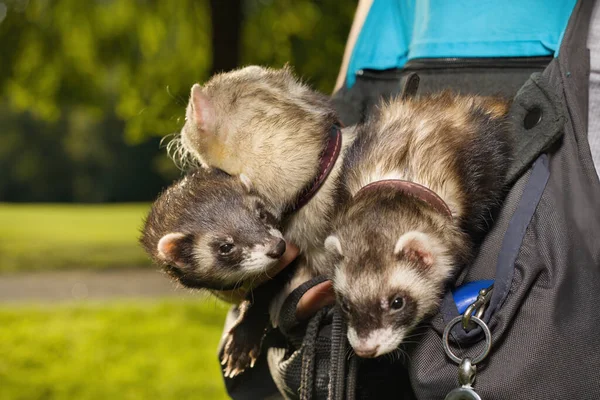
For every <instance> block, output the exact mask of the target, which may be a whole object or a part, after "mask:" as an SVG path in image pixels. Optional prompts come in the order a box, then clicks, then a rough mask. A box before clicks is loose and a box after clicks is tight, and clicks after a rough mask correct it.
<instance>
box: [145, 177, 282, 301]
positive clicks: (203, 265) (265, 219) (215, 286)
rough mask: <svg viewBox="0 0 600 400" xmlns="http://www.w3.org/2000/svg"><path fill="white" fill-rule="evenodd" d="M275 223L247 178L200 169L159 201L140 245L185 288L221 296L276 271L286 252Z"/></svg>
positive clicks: (269, 209)
mask: <svg viewBox="0 0 600 400" xmlns="http://www.w3.org/2000/svg"><path fill="white" fill-rule="evenodd" d="M278 223H279V222H278V218H277V215H276V214H274V211H273V210H272V207H271V206H270V205H269V203H268V201H266V200H265V199H262V198H261V197H259V196H258V195H257V194H256V192H255V191H254V190H253V188H252V184H251V182H250V181H249V180H248V179H247V177H244V176H243V175H242V176H241V177H239V178H236V177H231V176H229V175H228V174H226V173H224V172H222V171H219V170H214V169H212V170H204V169H200V170H196V171H193V172H191V173H189V174H188V175H187V176H185V177H184V178H183V179H181V180H180V181H179V182H176V183H175V184H173V185H172V186H170V187H169V188H168V189H166V190H165V191H164V192H163V193H162V194H161V195H160V196H159V197H158V199H157V200H156V201H155V202H154V204H153V205H152V208H151V210H150V213H149V214H148V217H147V218H146V221H145V224H144V228H143V230H142V236H141V239H140V242H141V244H142V245H143V247H144V248H145V250H146V252H147V253H148V254H149V255H150V256H151V257H152V258H153V260H154V261H155V262H156V263H157V264H159V265H162V266H163V267H164V269H165V271H166V272H167V273H168V274H169V275H170V276H171V277H173V278H174V279H176V280H177V281H179V282H180V283H181V284H183V285H184V286H186V287H190V288H197V289H208V290H211V291H212V292H213V293H214V294H216V295H217V296H221V297H223V296H222V294H223V292H224V291H230V290H235V289H240V288H246V289H247V288H249V287H251V286H256V285H257V284H258V283H260V282H262V281H264V280H266V279H267V277H268V276H269V274H270V273H273V272H274V271H273V268H274V267H275V266H276V264H277V261H278V260H279V258H280V257H281V256H282V255H283V253H284V252H285V248H286V243H285V240H284V239H283V235H282V234H281V232H280V231H279V229H277V226H278Z"/></svg>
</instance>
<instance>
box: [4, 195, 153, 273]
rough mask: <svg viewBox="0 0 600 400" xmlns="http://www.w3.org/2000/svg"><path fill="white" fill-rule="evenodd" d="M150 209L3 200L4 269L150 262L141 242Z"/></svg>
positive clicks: (144, 205)
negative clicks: (39, 203)
mask: <svg viewBox="0 0 600 400" xmlns="http://www.w3.org/2000/svg"><path fill="white" fill-rule="evenodd" d="M148 209H149V205H148V204H127V205H123V204H119V205H45V204H44V205H38V204H35V205H34V204H23V205H21V204H2V203H0V272H7V271H24V270H29V271H32V270H33V271H45V270H57V269H108V268H121V267H129V268H130V267H138V266H148V265H150V263H149V260H148V258H147V257H146V255H145V254H144V252H143V251H142V249H141V247H140V246H139V245H138V243H137V238H138V236H139V229H140V228H141V226H142V219H143V217H144V216H145V214H146V213H147V212H148Z"/></svg>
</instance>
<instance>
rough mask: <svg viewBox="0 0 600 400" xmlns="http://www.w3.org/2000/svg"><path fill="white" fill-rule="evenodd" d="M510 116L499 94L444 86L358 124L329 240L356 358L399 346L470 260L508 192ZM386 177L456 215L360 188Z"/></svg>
mask: <svg viewBox="0 0 600 400" xmlns="http://www.w3.org/2000/svg"><path fill="white" fill-rule="evenodd" d="M507 113H508V103H507V102H505V101H504V100H502V99H497V98H491V97H478V96H460V95H455V94H452V93H449V92H443V93H440V94H436V95H431V96H427V97H421V98H412V99H407V100H402V99H395V100H391V101H390V102H388V103H385V104H382V105H381V106H380V107H379V108H378V109H377V110H375V111H374V113H373V115H371V116H370V117H369V118H368V120H367V121H366V122H365V123H364V124H363V125H361V126H359V127H357V134H356V135H357V138H356V140H355V142H354V144H353V146H352V147H351V149H350V150H349V151H348V153H347V155H346V158H345V160H344V166H343V172H342V177H343V182H342V183H343V186H344V188H345V189H346V196H347V197H348V198H349V200H348V201H346V202H345V206H344V209H343V210H342V211H341V212H340V214H339V215H338V218H337V220H336V223H335V233H334V234H333V235H331V236H330V237H328V238H327V240H326V247H327V248H328V249H329V250H330V251H331V252H332V254H335V255H336V257H337V263H336V264H337V265H336V267H335V272H334V279H333V281H334V290H335V292H336V298H337V300H338V302H339V304H340V305H341V309H342V310H343V312H344V314H345V315H346V318H347V320H348V339H349V341H350V344H351V345H352V347H353V348H354V350H355V352H356V353H357V354H358V355H360V356H363V357H377V356H379V355H382V354H385V353H388V352H392V351H394V350H396V349H397V348H398V346H399V345H400V343H401V342H402V340H403V338H404V337H405V335H406V334H407V333H408V332H409V331H410V330H411V329H412V328H413V327H414V326H416V325H417V324H418V323H419V322H420V321H422V320H423V318H425V317H426V316H427V315H429V314H431V313H433V312H434V311H435V310H436V308H437V306H438V302H439V299H440V297H441V295H442V292H443V290H444V287H445V285H446V284H447V283H448V280H449V278H450V277H451V276H453V274H454V273H455V272H456V270H457V268H458V267H460V266H462V265H464V264H465V263H466V262H468V260H470V258H471V256H472V255H473V238H475V237H477V236H478V235H480V234H481V233H482V232H484V231H485V229H486V228H487V226H488V224H489V222H490V217H491V213H492V212H493V210H494V209H495V208H496V207H497V206H498V205H499V204H500V202H501V200H502V198H503V195H504V180H505V176H506V173H507V168H508V166H509V162H510V155H511V147H512V138H511V134H510V130H509V124H508V120H507ZM388 179H398V180H407V181H411V182H415V183H418V184H420V185H423V186H425V187H427V188H429V189H430V190H432V191H433V192H435V193H437V195H438V196H440V197H441V198H442V199H443V200H444V202H445V203H446V204H447V205H448V207H449V209H450V210H451V213H452V219H450V218H448V217H447V216H445V215H442V214H440V213H439V212H438V211H436V210H435V209H434V208H432V207H430V206H428V205H427V204H426V203H425V202H423V201H421V200H418V199H416V198H414V197H412V196H410V195H406V194H404V193H403V192H401V191H399V190H397V188H390V187H388V186H376V187H372V188H369V189H367V190H365V191H363V192H361V191H360V190H361V189H362V188H363V187H365V186H366V185H368V184H370V183H372V182H377V181H381V180H388ZM394 307H396V308H394Z"/></svg>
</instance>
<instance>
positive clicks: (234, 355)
mask: <svg viewBox="0 0 600 400" xmlns="http://www.w3.org/2000/svg"><path fill="white" fill-rule="evenodd" d="M235 333H236V332H235V329H232V330H231V331H230V332H229V333H228V334H227V338H226V342H225V348H224V350H223V359H222V360H221V365H224V366H225V370H224V372H223V375H224V376H225V377H226V378H233V377H235V376H237V375H239V374H241V373H242V372H244V371H245V370H246V369H247V368H252V367H254V364H255V363H256V360H257V359H258V356H259V354H260V345H261V343H260V341H259V342H258V343H256V342H255V343H251V342H247V341H240V340H237V339H236V334H235Z"/></svg>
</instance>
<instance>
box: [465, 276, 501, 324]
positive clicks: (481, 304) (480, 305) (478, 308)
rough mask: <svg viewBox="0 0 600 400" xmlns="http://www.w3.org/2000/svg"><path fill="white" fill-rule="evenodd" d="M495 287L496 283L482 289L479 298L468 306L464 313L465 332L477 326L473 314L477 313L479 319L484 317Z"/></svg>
mask: <svg viewBox="0 0 600 400" xmlns="http://www.w3.org/2000/svg"><path fill="white" fill-rule="evenodd" d="M493 289H494V285H492V286H490V287H488V288H485V289H481V290H480V291H479V295H478V296H477V299H476V300H475V301H474V302H473V304H471V305H470V306H469V307H467V309H466V310H465V312H464V313H463V315H462V327H463V329H464V330H465V332H469V331H470V330H471V329H473V328H475V326H476V325H475V324H473V322H471V316H472V315H473V314H475V316H476V317H477V318H479V319H481V318H482V317H483V313H485V310H486V308H487V306H488V304H489V303H490V300H491V298H492V290H493Z"/></svg>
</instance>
